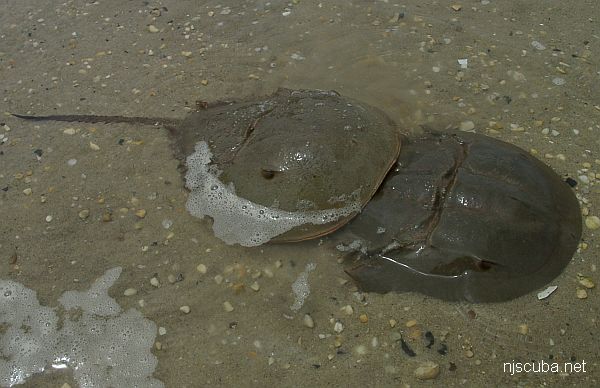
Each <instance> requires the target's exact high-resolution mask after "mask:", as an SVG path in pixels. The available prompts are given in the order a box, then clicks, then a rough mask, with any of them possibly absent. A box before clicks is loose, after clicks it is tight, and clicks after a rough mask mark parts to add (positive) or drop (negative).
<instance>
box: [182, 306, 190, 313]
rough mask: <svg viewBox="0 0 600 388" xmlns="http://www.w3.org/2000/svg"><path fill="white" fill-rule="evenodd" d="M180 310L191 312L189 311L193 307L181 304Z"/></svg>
mask: <svg viewBox="0 0 600 388" xmlns="http://www.w3.org/2000/svg"><path fill="white" fill-rule="evenodd" d="M179 311H181V312H182V313H184V314H189V313H190V311H191V309H190V306H181V307H180V308H179Z"/></svg>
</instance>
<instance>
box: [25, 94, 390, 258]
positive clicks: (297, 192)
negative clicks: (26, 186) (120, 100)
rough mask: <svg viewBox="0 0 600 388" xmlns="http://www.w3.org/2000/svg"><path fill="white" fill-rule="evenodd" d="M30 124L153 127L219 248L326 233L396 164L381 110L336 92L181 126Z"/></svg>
mask: <svg viewBox="0 0 600 388" xmlns="http://www.w3.org/2000/svg"><path fill="white" fill-rule="evenodd" d="M14 116H16V117H20V118H23V119H29V120H37V121H43V120H52V121H70V122H87V123H98V122H104V123H122V122H124V123H133V124H136V123H137V124H156V123H158V124H160V125H162V126H164V127H166V128H167V129H168V130H169V134H170V136H171V138H172V140H173V141H172V148H173V153H174V155H175V156H176V157H177V158H178V159H179V160H180V161H182V162H183V161H185V162H186V163H187V164H186V166H185V167H186V169H187V173H186V183H187V184H186V185H187V187H188V188H189V189H190V190H191V193H190V196H189V200H188V203H187V208H188V210H189V211H190V212H191V213H192V214H193V215H196V216H199V217H203V216H204V215H208V216H210V217H211V218H212V219H213V229H214V231H215V234H216V235H217V237H219V238H221V239H222V240H224V241H225V242H227V243H239V244H241V245H246V246H253V245H260V244H262V243H265V242H268V241H270V240H275V241H298V240H304V239H309V238H314V237H317V236H321V235H324V234H327V233H329V232H332V231H333V230H335V229H337V228H339V227H340V226H342V225H343V224H345V223H346V222H348V221H349V220H350V219H351V218H352V217H353V216H355V215H356V214H357V213H358V212H359V211H360V209H361V208H362V207H363V206H364V205H365V204H366V203H367V201H368V200H369V199H370V198H371V196H372V195H373V194H374V193H375V191H376V190H377V188H378V187H379V185H380V183H381V182H382V180H383V179H384V177H385V175H386V173H387V172H388V170H389V169H390V167H391V166H392V165H393V164H394V162H395V160H396V159H397V157H398V152H399V149H400V134H399V132H398V130H397V127H396V125H395V124H394V123H393V122H392V121H391V120H390V119H389V118H388V117H387V116H386V115H385V114H384V113H383V112H381V111H380V110H378V109H377V108H374V107H371V106H368V105H366V104H364V103H361V102H358V101H355V100H352V99H349V98H345V97H342V96H340V95H339V94H338V93H336V92H334V91H322V90H290V89H278V90H277V91H276V92H275V93H273V94H272V95H270V96H266V97H263V98H252V99H247V100H241V101H234V102H216V103H212V104H206V105H204V107H203V109H200V110H199V111H197V112H193V113H191V114H189V115H188V116H187V117H185V118H184V119H171V118H149V117H123V116H94V115H52V116H26V115H17V114H15V115H14Z"/></svg>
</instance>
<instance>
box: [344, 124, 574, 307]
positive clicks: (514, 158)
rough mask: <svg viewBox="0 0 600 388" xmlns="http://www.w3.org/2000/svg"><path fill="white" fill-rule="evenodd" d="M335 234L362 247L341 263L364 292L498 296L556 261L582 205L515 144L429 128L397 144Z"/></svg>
mask: <svg viewBox="0 0 600 388" xmlns="http://www.w3.org/2000/svg"><path fill="white" fill-rule="evenodd" d="M341 234H342V236H344V238H345V239H346V240H347V241H351V240H352V239H357V240H360V241H361V242H362V244H363V247H364V248H366V249H363V252H367V254H366V255H363V257H362V258H360V259H359V260H358V263H357V265H356V266H354V267H353V268H350V269H349V270H348V271H347V272H348V273H349V275H350V276H351V277H353V278H354V279H355V280H356V281H357V283H358V284H359V285H360V286H361V287H362V288H363V289H364V290H366V291H376V292H388V291H418V292H421V293H424V294H428V295H432V296H435V297H439V298H442V299H450V300H469V301H475V302H489V301H502V300H508V299H512V298H515V297H518V296H520V295H523V294H525V293H527V292H530V291H532V290H535V289H537V288H539V287H542V286H543V285H545V284H547V283H548V282H549V281H551V280H552V279H553V278H554V277H556V276H557V275H558V274H559V273H560V272H561V271H562V270H563V269H564V267H565V266H566V265H567V264H568V263H569V261H570V260H571V257H572V255H573V253H574V252H575V249H576V247H577V244H578V242H579V238H580V236H581V213H580V209H579V203H578V201H577V199H576V198H575V195H574V194H573V192H572V191H571V188H570V187H569V186H568V185H567V184H566V183H565V182H563V181H562V180H561V178H560V177H559V176H558V175H557V174H556V173H555V172H554V171H553V170H552V169H551V168H549V167H548V166H546V165H545V164H544V163H542V162H540V161H539V160H537V159H536V158H534V157H533V156H531V155H530V154H528V153H527V152H525V151H524V150H522V149H520V148H518V147H516V146H513V145H510V144H508V143H504V142H502V141H499V140H495V139H493V138H490V137H487V136H483V135H476V134H469V133H460V134H436V133H428V134H425V135H422V136H417V137H415V138H412V139H408V140H407V141H406V142H404V143H403V146H402V152H401V154H400V157H399V160H398V163H397V165H396V166H395V168H393V169H392V171H391V172H390V174H389V175H388V176H387V177H386V179H385V181H384V183H383V184H382V187H381V188H380V190H379V191H378V193H376V194H375V196H374V197H373V199H372V200H371V201H370V202H369V204H368V205H367V206H366V207H365V208H364V209H363V211H362V213H361V214H360V215H359V216H358V217H356V218H355V219H354V220H353V221H351V222H350V223H349V225H348V226H347V227H346V228H344V230H343V231H342V233H341ZM364 256H366V257H364Z"/></svg>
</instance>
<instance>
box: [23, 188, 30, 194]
mask: <svg viewBox="0 0 600 388" xmlns="http://www.w3.org/2000/svg"><path fill="white" fill-rule="evenodd" d="M31 193H32V190H31V188H30V187H28V188H26V189H25V190H23V194H25V195H31Z"/></svg>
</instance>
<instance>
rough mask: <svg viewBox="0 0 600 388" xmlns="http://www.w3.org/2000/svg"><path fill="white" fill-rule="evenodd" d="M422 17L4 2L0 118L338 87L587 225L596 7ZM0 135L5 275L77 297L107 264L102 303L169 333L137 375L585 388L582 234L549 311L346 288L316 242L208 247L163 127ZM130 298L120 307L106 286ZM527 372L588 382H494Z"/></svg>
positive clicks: (54, 377)
mask: <svg viewBox="0 0 600 388" xmlns="http://www.w3.org/2000/svg"><path fill="white" fill-rule="evenodd" d="M227 4H229V5H230V7H229V8H228V7H226V5H227ZM420 4H421V2H417V1H410V2H404V3H398V4H395V3H394V1H377V2H355V3H353V4H350V3H348V2H344V1H329V2H322V3H320V4H319V3H315V2H304V1H293V2H290V3H289V4H288V3H287V2H279V1H271V2H258V1H257V2H245V3H240V2H229V3H226V2H215V1H209V2H204V3H203V4H202V5H200V6H198V5H197V3H196V2H191V1H187V0H184V1H178V2H163V3H153V2H149V3H148V4H147V5H146V4H145V3H143V2H128V3H127V4H123V3H122V2H118V1H114V0H107V1H97V2H94V3H84V2H75V1H67V2H63V3H60V4H58V3H57V4H56V5H48V4H40V3H39V2H35V1H18V2H17V1H14V0H11V1H8V2H7V4H6V5H5V7H3V11H2V13H1V14H0V79H1V80H2V82H1V84H2V89H3V97H2V101H1V104H2V106H1V108H0V110H1V111H3V112H20V113H26V112H27V111H30V112H31V113H35V114H52V113H82V114H83V113H86V114H87V113H96V114H107V115H111V114H117V115H138V116H142V115H145V116H173V117H182V116H184V115H185V113H186V112H187V111H188V110H189V109H193V108H194V107H195V101H196V100H204V101H213V100H218V99H226V98H232V97H238V96H240V97H241V96H248V95H253V94H265V93H268V92H270V91H272V90H274V89H275V88H277V87H279V86H285V87H290V88H320V89H335V90H337V91H338V92H340V93H341V94H343V95H347V96H349V97H352V98H356V99H359V100H362V101H365V102H367V103H370V104H372V105H375V106H378V107H379V108H381V109H383V110H384V111H386V113H388V114H389V115H390V116H391V117H392V118H393V119H394V120H396V121H397V122H398V123H399V124H400V125H401V127H402V128H403V129H404V130H405V131H407V132H411V131H419V130H420V129H421V125H425V126H428V127H430V128H433V129H444V128H446V127H447V126H448V125H452V126H458V125H460V124H461V123H463V126H464V127H466V128H468V127H470V125H469V123H465V122H469V121H471V122H473V124H474V130H475V131H476V132H478V133H482V134H487V135H491V136H494V137H497V138H500V139H502V140H505V141H508V142H510V143H513V144H516V145H518V146H520V147H522V148H524V149H526V150H530V151H531V152H533V153H534V154H535V155H536V156H537V157H539V158H540V159H541V160H543V161H544V162H546V163H548V164H549V165H550V166H552V167H553V168H554V169H555V170H556V171H557V173H559V174H560V175H561V176H569V177H572V178H574V179H577V180H578V181H579V184H578V185H577V187H576V188H575V190H576V192H577V193H578V195H579V197H580V199H583V200H585V203H584V207H585V208H586V209H588V211H589V215H596V216H598V215H600V212H599V211H598V206H600V197H599V189H598V184H597V183H596V182H598V180H597V179H596V178H595V176H593V177H592V179H590V178H589V177H588V179H587V183H586V182H585V181H586V179H585V178H578V177H579V176H582V175H585V176H590V175H591V174H592V173H594V174H597V173H600V140H598V139H600V136H599V133H600V127H599V125H598V117H599V114H600V106H599V105H598V104H599V100H598V97H599V95H598V92H595V91H594V85H596V84H597V83H598V77H599V73H598V69H599V67H598V45H599V44H600V42H599V41H600V37H599V36H598V33H597V31H596V30H595V29H594V27H595V26H596V25H597V22H598V19H600V11H598V10H597V8H595V7H594V3H593V2H591V1H579V2H559V1H546V2H543V3H531V4H530V3H522V2H517V1H504V2H496V1H489V2H488V1H481V2H480V1H477V2H470V3H468V4H462V7H461V8H460V9H459V10H454V9H453V8H451V7H450V6H449V4H448V3H439V4H434V5H429V6H423V5H420ZM538 6H543V8H536V7H538ZM163 7H164V8H163ZM153 8H157V9H158V10H159V11H156V10H154V11H153ZM288 13H289V14H288ZM149 25H152V26H155V27H156V28H157V30H158V31H157V32H151V31H150V29H149V27H148V26H149ZM192 26H193V27H192ZM535 42H537V43H535ZM540 44H541V45H540ZM542 48H543V49H542ZM459 59H466V60H467V67H466V68H464V69H461V67H460V65H459V63H458V60H459ZM2 122H4V123H5V124H6V126H4V127H0V134H2V135H3V136H4V137H3V138H2V139H0V142H3V144H2V145H1V146H0V151H1V154H0V188H2V191H0V209H1V214H2V220H3V222H2V223H0V257H1V258H2V260H1V263H2V264H1V265H0V278H2V279H11V280H15V281H18V282H20V283H22V284H24V285H25V286H27V287H29V288H32V289H34V290H35V291H37V295H38V299H39V300H40V303H41V304H43V305H49V306H53V307H55V306H58V302H57V300H58V298H59V297H60V295H61V294H62V293H63V292H64V291H66V290H74V289H76V290H85V289H87V288H89V286H90V285H91V284H92V283H93V281H94V280H95V279H96V278H98V277H99V276H101V275H102V274H103V273H104V272H105V271H106V270H108V269H110V268H114V267H117V266H121V267H123V272H122V274H121V277H120V278H119V280H118V281H117V283H116V284H115V285H114V286H113V287H112V288H111V289H110V295H111V296H113V297H114V298H116V299H117V301H118V302H119V304H120V305H121V307H123V308H124V309H126V308H130V307H134V308H137V309H139V310H140V311H141V312H142V314H143V315H144V316H145V317H146V318H148V319H150V320H152V321H153V322H155V323H156V324H157V325H158V326H159V327H164V328H165V329H166V334H165V335H162V336H157V338H156V340H157V341H159V342H160V346H159V347H160V349H158V347H155V349H154V350H153V352H154V354H155V355H156V356H157V358H158V367H157V369H156V371H155V373H154V377H155V378H157V379H158V380H161V381H162V382H164V383H165V385H166V386H168V387H169V386H199V385H211V386H252V385H257V386H258V385H265V384H273V383H279V384H281V385H284V386H298V385H308V384H313V385H317V386H324V385H328V384H336V385H346V386H348V385H351V386H354V385H356V386H358V385H363V386H398V385H402V384H405V385H416V384H418V380H417V379H416V377H415V376H414V371H415V369H416V368H417V367H418V366H419V365H421V364H422V363H424V362H426V361H433V362H435V363H437V364H438V365H439V368H440V373H439V376H437V377H436V378H435V380H433V382H435V383H436V384H440V385H442V384H443V385H448V386H454V385H466V386H482V385H504V386H505V385H516V384H520V385H527V386H529V385H542V384H545V385H549V386H553V385H559V384H560V385H561V386H562V385H575V384H577V385H580V386H594V385H597V384H598V379H599V376H600V375H599V373H598V370H599V367H600V366H599V365H598V359H599V354H598V346H597V343H598V340H597V335H596V331H597V328H598V320H599V316H598V307H597V305H598V295H597V294H598V293H597V290H596V289H595V288H592V289H586V293H587V298H585V299H580V298H578V297H577V290H578V289H584V288H585V287H584V286H583V285H581V284H580V283H579V280H580V278H581V276H584V277H588V278H590V279H591V280H592V281H594V282H597V279H598V272H597V270H596V268H597V265H598V261H599V254H598V248H599V247H598V246H599V244H600V240H599V239H598V230H595V231H594V230H591V229H589V228H586V227H584V234H583V237H582V242H583V243H585V244H583V245H582V247H581V248H580V250H579V251H578V253H576V254H575V256H574V258H573V261H572V263H571V264H570V265H569V266H568V267H567V269H566V270H565V272H564V273H563V274H562V275H561V276H560V277H559V278H557V279H555V280H554V281H553V282H552V284H554V285H557V286H558V289H557V291H555V292H554V293H553V294H552V295H551V296H550V297H549V298H547V299H545V300H543V301H540V300H538V299H537V297H536V295H535V294H530V295H527V296H524V297H522V298H519V299H517V300H514V301H511V302H507V303H500V304H487V305H470V304H465V303H448V302H442V301H439V300H436V299H431V298H427V297H424V296H422V295H418V294H388V295H376V294H361V293H357V292H356V289H355V288H354V286H353V285H352V283H351V282H349V281H348V278H347V277H346V275H345V274H344V272H343V268H344V263H343V262H342V261H343V260H344V258H345V257H344V254H343V253H341V252H339V251H337V250H336V249H335V247H334V245H335V244H334V243H333V241H332V239H331V238H324V239H322V240H316V241H307V242H303V243H298V244H290V245H266V246H263V247H260V248H243V247H239V246H227V245H224V244H223V243H222V242H221V241H219V240H218V239H216V238H215V237H214V236H213V235H212V231H211V229H210V223H209V222H208V221H207V220H204V221H199V220H197V219H194V218H193V217H191V216H189V215H188V214H187V213H186V211H185V201H186V198H187V192H186V190H185V188H184V186H183V181H182V179H181V176H180V175H179V173H178V171H177V162H176V161H175V160H174V159H173V158H172V156H171V154H170V151H169V146H168V140H167V135H166V131H165V130H163V129H160V128H154V127H144V126H139V127H138V126H127V125H112V124H111V125H100V124H98V125H87V124H81V125H76V124H65V123H38V124H33V123H30V122H23V121H19V120H17V119H15V118H12V117H10V116H8V115H7V116H5V117H4V118H3V119H2ZM9 128H10V130H9ZM545 128H548V129H547V130H546V129H545ZM71 129H72V130H71ZM71 133H72V134H71ZM36 150H41V156H39V157H38V156H36V153H34V151H36ZM37 154H40V151H37ZM71 159H75V160H76V163H75V164H74V165H72V166H71V165H69V164H68V163H67V161H69V160H71ZM586 163H589V165H588V164H586ZM71 164H73V162H71ZM586 169H587V170H586ZM581 179H583V181H582V180H581ZM28 188H31V194H29V195H27V194H24V192H23V191H24V190H26V189H28ZM140 209H144V210H145V215H144V217H143V218H142V217H140V216H138V215H136V212H138V211H139V210H140ZM82 210H88V211H89V216H87V218H86V217H83V219H82V217H80V216H79V213H80V212H81V211H82ZM138 214H139V215H142V214H141V213H138ZM82 215H83V216H85V214H82ZM48 216H51V219H50V218H48ZM584 218H585V217H584ZM47 220H49V221H47ZM165 220H168V221H172V225H171V226H170V227H169V228H165V227H164V226H163V225H167V226H168V225H169V223H170V222H165ZM309 263H315V264H316V268H315V270H314V271H312V272H310V274H309V275H308V284H309V286H310V295H309V296H308V297H307V299H306V300H305V302H304V304H303V306H302V307H301V308H300V309H299V310H298V311H297V312H295V311H293V310H292V309H291V308H290V307H291V306H292V305H293V304H294V300H295V298H294V294H293V292H292V283H293V282H294V281H295V280H296V279H297V277H298V276H299V275H300V274H301V273H302V271H304V270H305V267H306V265H307V264H309ZM199 264H204V265H205V266H206V268H207V272H206V273H205V274H203V273H201V272H199V271H198V270H197V266H198V265H199ZM580 274H581V276H579V275H580ZM170 275H171V276H172V277H171V280H174V282H173V283H172V282H171V281H170V280H169V276H170ZM153 277H156V278H157V279H158V280H159V283H160V286H159V287H155V286H153V285H151V283H150V279H151V278H153ZM215 278H216V279H215ZM220 279H222V280H221V281H220V282H219V280H220ZM255 282H256V283H257V284H258V286H259V287H258V291H255V290H253V289H252V288H251V285H253V283H255ZM127 288H135V289H136V290H137V294H136V295H134V296H129V297H127V296H124V295H123V292H124V290H125V289H127ZM254 288H256V286H254ZM580 296H581V291H580ZM141 300H143V303H140V301H141ZM225 302H229V303H230V304H231V306H232V307H233V311H229V312H228V311H226V310H225V308H224V306H223V304H224V303H225ZM142 305H143V306H142ZM347 305H350V306H351V307H352V313H351V314H348V313H347V312H350V311H349V309H347V308H344V307H345V306H347ZM181 306H189V307H190V312H189V313H187V314H186V313H184V312H182V311H180V309H179V308H180V307H181ZM305 314H310V316H311V317H312V319H313V321H314V328H308V327H306V326H305V324H304V323H303V317H304V316H305ZM363 314H364V315H366V317H367V318H368V319H365V317H362V321H361V318H360V316H361V315H363ZM390 320H395V321H396V322H397V324H396V325H395V326H394V327H392V324H390ZM363 321H366V322H363ZM411 321H412V322H411ZM415 321H416V323H415ZM336 322H340V323H341V324H342V326H341V328H342V330H341V331H340V325H339V324H338V325H337V326H336V325H335V324H336ZM392 323H393V322H392ZM407 323H408V325H407ZM409 326H410V327H409ZM336 329H337V331H336ZM428 331H430V332H431V333H432V334H433V336H434V339H435V343H434V345H433V346H431V348H427V347H426V345H427V340H425V339H423V337H424V333H425V332H428ZM400 334H402V336H403V338H404V341H405V343H406V344H407V345H408V346H409V347H410V348H412V350H413V351H414V353H416V356H415V357H410V356H409V355H408V354H407V352H406V351H404V350H403V349H402V346H401V341H399V338H400ZM321 337H322V338H321ZM442 343H443V344H445V346H446V348H447V352H446V354H445V355H442V354H440V352H439V351H438V350H441V348H440V346H441V344H442ZM441 353H444V352H443V351H442V352H441ZM542 360H543V361H545V362H548V363H552V362H557V363H559V364H560V365H561V366H562V365H563V363H564V362H580V363H581V362H583V361H585V362H586V364H585V365H586V369H585V372H579V373H570V374H566V375H561V374H560V373H515V374H514V375H511V373H509V372H505V371H503V364H504V363H505V362H509V363H510V362H519V361H520V362H532V361H533V362H538V363H539V362H542ZM65 382H67V383H69V384H71V386H76V382H75V381H74V380H73V377H72V374H70V373H69V372H68V371H67V372H65V371H56V372H53V373H45V374H43V375H38V376H35V377H33V378H31V379H30V380H28V381H27V383H26V384H25V386H36V387H39V386H51V387H56V386H61V385H62V384H63V383H65Z"/></svg>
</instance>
